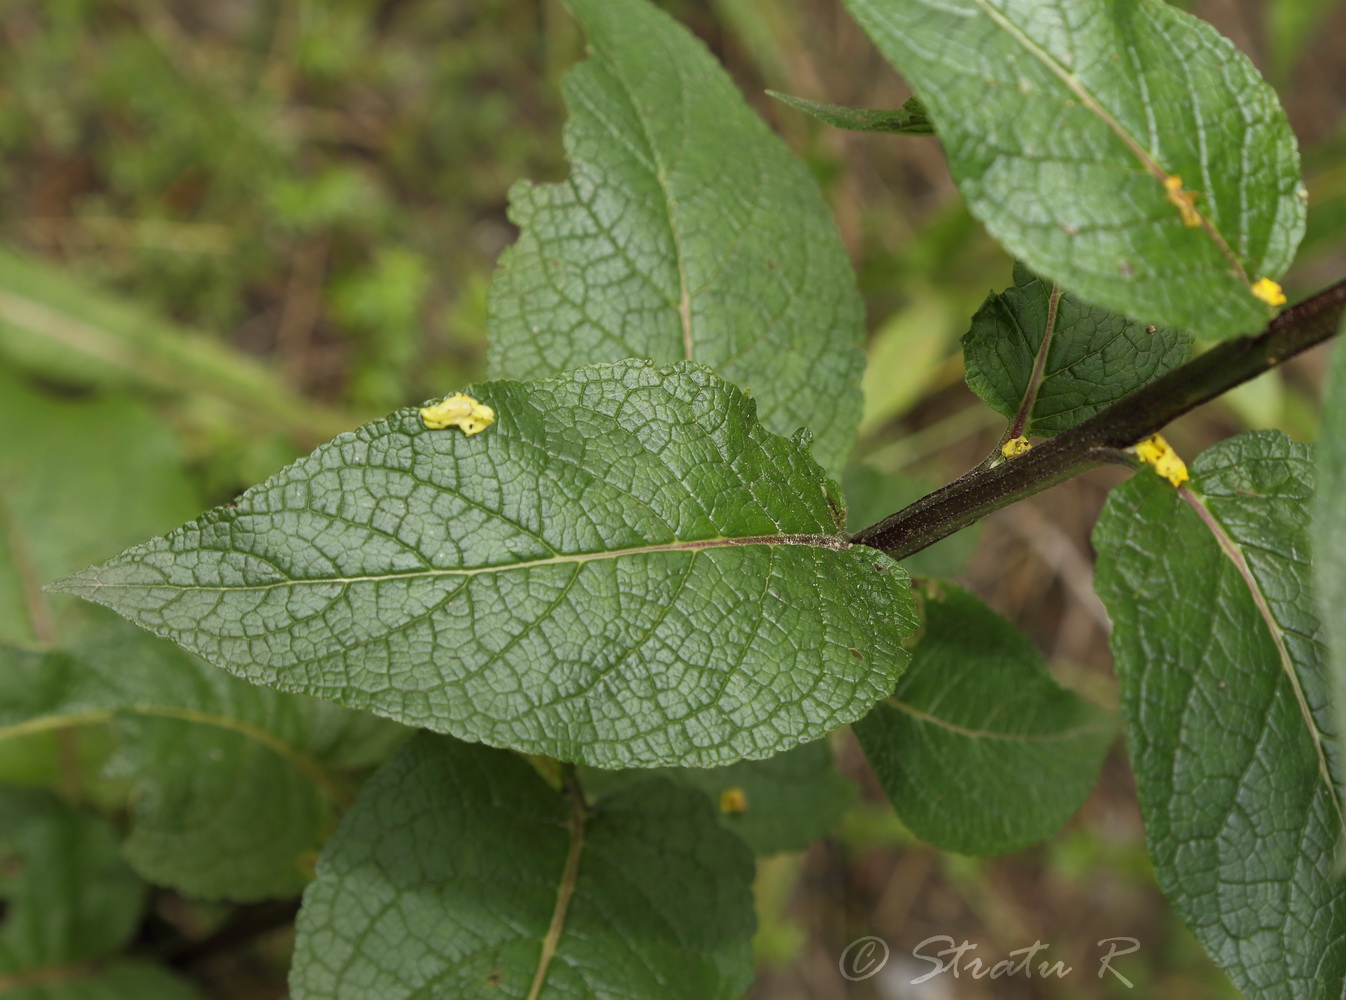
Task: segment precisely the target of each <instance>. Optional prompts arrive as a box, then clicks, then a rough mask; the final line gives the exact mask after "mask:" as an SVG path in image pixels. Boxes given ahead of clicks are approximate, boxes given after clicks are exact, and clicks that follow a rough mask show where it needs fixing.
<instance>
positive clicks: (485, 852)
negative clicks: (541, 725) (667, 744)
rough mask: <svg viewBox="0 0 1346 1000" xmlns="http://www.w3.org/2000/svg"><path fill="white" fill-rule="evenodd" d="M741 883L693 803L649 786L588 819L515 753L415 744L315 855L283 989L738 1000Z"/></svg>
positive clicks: (729, 851) (735, 855)
mask: <svg viewBox="0 0 1346 1000" xmlns="http://www.w3.org/2000/svg"><path fill="white" fill-rule="evenodd" d="M752 877H753V867H752V859H751V856H750V855H749V853H748V851H747V849H746V848H745V847H744V846H743V845H742V844H741V843H740V842H739V841H738V840H737V839H736V838H734V837H733V836H731V835H730V834H728V833H726V832H725V831H723V830H721V829H720V828H719V827H718V825H717V824H716V822H715V818H714V815H713V814H712V811H711V809H710V806H709V805H708V803H707V802H706V800H705V797H704V796H702V795H701V794H700V793H697V792H693V791H691V790H689V789H683V788H678V787H677V786H676V785H673V784H672V783H670V782H668V781H666V780H661V779H654V780H649V781H645V782H642V783H640V784H639V785H636V786H632V787H629V788H627V789H624V790H621V791H619V792H617V793H615V794H613V795H611V796H608V797H605V798H603V799H600V800H599V801H598V802H597V803H594V804H592V805H586V804H584V803H582V802H581V801H580V800H579V797H578V789H571V790H570V793H569V794H561V793H558V792H557V791H556V790H554V789H553V788H551V787H550V786H549V785H547V783H546V782H544V781H543V780H542V778H541V777H539V776H538V774H537V772H536V771H534V770H533V769H532V768H531V767H529V766H528V764H527V763H525V762H524V761H523V760H521V759H519V758H518V757H515V756H514V755H512V754H508V753H504V752H501V751H498V750H491V749H487V748H484V747H479V746H468V745H466V744H462V743H459V742H457V741H456V740H450V739H445V738H443V737H437V736H430V735H421V736H419V737H417V738H416V739H414V740H412V741H411V742H410V743H409V744H407V746H406V747H405V748H404V749H403V750H402V752H401V753H400V754H399V755H398V756H397V757H396V758H395V759H394V760H393V761H392V762H391V763H390V764H389V765H388V766H387V767H385V768H384V769H383V770H382V771H381V772H379V774H378V775H376V776H375V777H374V778H373V779H372V780H371V781H370V782H369V783H368V784H367V785H366V786H365V789H364V791H363V792H362V793H361V795H360V798H359V799H358V800H357V802H356V803H355V805H354V806H353V807H352V808H351V810H350V811H349V812H348V813H347V814H346V816H345V817H344V818H343V820H342V822H341V826H340V828H339V829H338V830H337V832H336V834H335V835H334V836H333V837H332V840H331V842H330V843H329V844H328V846H327V848H326V849H325V850H324V851H323V855H322V858H321V859H320V860H319V862H318V878H317V880H316V881H315V882H314V883H313V885H312V886H311V887H310V888H309V890H308V891H307V892H306V893H305V895H304V907H303V909H302V911H301V912H300V915H299V925H298V927H299V937H298V941H297V942H296V946H295V961H294V967H293V969H292V972H291V979H290V985H291V988H292V989H293V991H294V997H295V1000H307V998H323V1000H326V998H328V997H334V996H338V995H340V996H342V997H346V998H350V1000H360V998H362V997H369V998H371V1000H375V998H376V1000H397V998H399V997H423V996H431V995H434V996H454V997H523V996H525V995H527V996H530V997H532V996H542V997H619V996H621V997H659V998H661V1000H664V998H667V1000H679V998H686V1000H713V998H724V1000H733V998H737V997H739V996H741V995H742V994H743V992H744V991H745V990H746V989H747V988H748V986H749V985H750V983H751V981H752V955H751V948H750V942H751V938H752V933H753V924H754V919H753V914H752V896H751V893H750V891H749V889H750V885H751V882H752ZM375 944H377V945H378V946H377V947H375V946H374V945H375Z"/></svg>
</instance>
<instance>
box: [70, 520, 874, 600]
mask: <svg viewBox="0 0 1346 1000" xmlns="http://www.w3.org/2000/svg"><path fill="white" fill-rule="evenodd" d="M749 545H767V546H773V545H800V546H811V547H814V548H825V549H830V550H832V551H834V552H841V551H844V550H846V549H849V548H851V547H852V546H851V543H850V542H848V541H846V540H845V539H844V538H841V537H840V536H838V535H755V536H751V537H742V538H723V537H720V538H706V539H699V540H696V541H687V542H669V543H666V544H662V545H639V546H635V547H632V548H627V549H612V550H610V551H607V552H578V553H567V554H558V555H555V556H549V557H547V558H545V559H531V560H527V561H524V562H514V563H501V564H498V565H490V566H476V567H471V568H462V569H419V570H408V571H406V572H402V573H379V574H369V575H365V576H324V577H311V578H306V579H291V580H275V581H272V582H270V583H250V584H223V583H221V584H191V585H188V584H170V583H154V584H150V583H143V582H132V581H124V582H123V581H115V580H114V581H104V580H100V579H98V578H97V576H96V574H95V575H94V576H92V577H89V576H85V575H83V574H77V575H75V576H72V577H69V578H68V579H66V580H60V581H57V582H56V583H53V584H49V585H48V588H49V589H52V590H58V591H62V592H69V593H75V594H80V595H84V594H87V593H88V592H89V588H92V593H94V594H96V593H97V592H98V591H100V590H103V589H108V590H144V589H146V588H149V587H153V588H156V589H157V588H161V587H169V588H171V589H174V590H181V591H204V592H209V593H217V592H222V591H224V592H231V591H247V592H249V593H252V592H256V591H265V590H278V589H281V588H285V587H299V586H331V585H332V584H343V585H344V584H351V583H383V582H387V581H390V580H416V579H423V578H435V577H474V576H481V575H485V574H493V573H508V572H513V571H515V570H527V569H536V568H538V567H542V566H561V565H566V564H572V563H581V564H583V563H589V562H601V561H604V560H609V559H622V558H626V557H629V556H641V555H654V554H658V553H661V552H693V553H695V552H701V551H704V550H706V549H717V548H731V547H741V546H749ZM133 565H138V563H134V564H133Z"/></svg>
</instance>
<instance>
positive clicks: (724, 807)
mask: <svg viewBox="0 0 1346 1000" xmlns="http://www.w3.org/2000/svg"><path fill="white" fill-rule="evenodd" d="M747 811H748V796H747V795H745V794H744V792H743V789H741V788H738V787H731V788H726V789H725V790H724V791H722V792H721V793H720V812H722V813H742V812H747Z"/></svg>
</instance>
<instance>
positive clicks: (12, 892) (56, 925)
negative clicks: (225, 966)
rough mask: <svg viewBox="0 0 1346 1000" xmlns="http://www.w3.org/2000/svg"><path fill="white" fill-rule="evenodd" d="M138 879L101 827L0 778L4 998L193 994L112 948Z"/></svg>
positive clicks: (139, 896) (133, 916)
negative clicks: (17, 788) (122, 956)
mask: <svg viewBox="0 0 1346 1000" xmlns="http://www.w3.org/2000/svg"><path fill="white" fill-rule="evenodd" d="M144 901H145V884H144V883H143V882H141V881H140V879H138V878H137V877H136V876H135V873H134V872H132V871H131V869H129V868H128V867H127V866H126V862H124V861H123V860H122V859H121V857H120V852H119V850H118V846H117V838H116V836H115V834H114V833H113V832H112V829H111V827H109V826H108V824H107V823H105V822H104V821H103V820H101V819H99V818H98V817H96V816H90V815H87V814H84V813H80V812H77V811H76V810H74V809H72V808H71V807H69V806H67V805H65V804H64V803H62V802H60V801H58V800H57V799H55V798H53V797H51V796H50V795H47V794H46V793H43V792H36V791H18V790H16V789H12V788H5V787H3V786H0V996H4V997H5V1000H194V998H197V997H198V996H199V994H198V993H197V992H196V991H195V990H194V989H192V988H191V986H189V985H188V984H187V983H186V982H185V981H183V980H181V979H178V978H177V977H176V976H174V975H172V974H170V973H169V972H167V971H166V970H164V969H161V968H159V967H157V966H154V965H151V964H149V963H148V962H141V961H134V960H128V959H122V958H118V957H116V955H117V952H119V951H120V950H121V949H122V948H123V947H125V946H126V945H127V944H128V943H129V942H130V940H131V938H132V936H133V935H134V934H135V931H136V928H137V926H138V925H139V923H140V916H141V911H142V910H143V908H144Z"/></svg>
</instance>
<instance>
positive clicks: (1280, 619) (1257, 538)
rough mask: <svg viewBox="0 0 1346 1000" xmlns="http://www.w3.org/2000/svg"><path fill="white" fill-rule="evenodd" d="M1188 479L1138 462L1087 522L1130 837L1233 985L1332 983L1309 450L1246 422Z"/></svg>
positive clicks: (1330, 840) (1334, 898)
mask: <svg viewBox="0 0 1346 1000" xmlns="http://www.w3.org/2000/svg"><path fill="white" fill-rule="evenodd" d="M1192 475H1193V484H1194V487H1193V489H1192V491H1191V493H1192V497H1193V500H1192V502H1184V499H1183V497H1182V496H1181V495H1180V494H1179V493H1178V492H1177V491H1174V490H1173V489H1172V488H1171V487H1169V486H1168V485H1167V484H1166V483H1163V482H1162V480H1160V479H1159V478H1158V477H1156V476H1152V475H1150V474H1148V473H1146V474H1142V475H1138V476H1136V477H1134V478H1133V479H1131V480H1129V481H1128V482H1126V483H1124V484H1122V486H1120V487H1118V488H1117V489H1116V490H1114V491H1113V495H1112V496H1111V497H1110V498H1109V501H1108V505H1107V507H1105V509H1104V513H1103V516H1102V517H1101V518H1100V519H1099V522H1098V526H1097V528H1096V529H1095V534H1094V544H1095V547H1096V548H1097V549H1098V552H1099V569H1098V574H1097V577H1096V586H1097V587H1098V591H1099V596H1100V597H1102V598H1103V600H1104V603H1105V604H1106V605H1107V607H1108V612H1109V615H1110V617H1111V618H1112V620H1113V622H1114V625H1115V628H1114V631H1113V655H1114V658H1115V660H1116V663H1117V670H1118V675H1119V679H1120V680H1121V683H1122V708H1123V714H1124V717H1125V725H1126V731H1127V741H1128V743H1129V744H1130V747H1131V753H1132V760H1133V767H1134V770H1135V773H1136V781H1137V790H1138V793H1139V798H1140V803H1141V810H1142V813H1143V815H1144V818H1145V826H1146V843H1147V847H1148V848H1149V851H1150V855H1151V857H1152V859H1153V861H1154V864H1155V869H1156V874H1157V876H1158V879H1159V883H1160V887H1161V888H1162V889H1163V890H1164V893H1165V895H1166V896H1168V898H1169V900H1170V902H1171V903H1172V904H1173V906H1174V909H1175V911H1176V912H1177V913H1178V914H1179V916H1181V917H1182V919H1183V920H1184V922H1186V923H1187V924H1188V926H1189V927H1191V928H1192V930H1193V931H1194V932H1195V933H1196V935H1197V937H1198V939H1199V940H1200V941H1201V943H1202V944H1203V946H1204V947H1205V948H1206V950H1207V951H1208V952H1209V953H1210V954H1211V956H1212V957H1213V958H1214V959H1215V960H1216V962H1217V963H1218V964H1219V965H1221V966H1222V967H1223V968H1224V969H1225V971H1226V972H1227V973H1228V974H1229V976H1230V978H1231V979H1232V980H1233V981H1234V983H1235V984H1236V985H1237V986H1239V988H1240V989H1242V990H1243V991H1244V992H1245V993H1248V994H1250V995H1257V994H1259V993H1261V992H1267V991H1270V992H1278V991H1284V990H1286V989H1288V991H1289V992H1288V993H1287V995H1290V996H1295V997H1309V996H1323V995H1333V994H1335V993H1337V992H1340V991H1341V989H1342V988H1343V985H1344V984H1346V958H1343V956H1342V955H1341V954H1340V948H1339V946H1338V945H1339V942H1340V940H1341V937H1342V934H1343V932H1346V888H1344V887H1343V886H1342V883H1341V882H1340V881H1339V880H1338V879H1337V878H1336V877H1335V875H1334V873H1333V871H1332V862H1333V847H1334V845H1335V843H1336V842H1337V840H1338V838H1339V837H1340V832H1341V812H1340V807H1339V805H1338V803H1337V800H1336V798H1335V788H1334V782H1333V780H1332V778H1331V777H1330V776H1325V774H1324V772H1327V773H1328V775H1332V774H1339V773H1340V768H1341V761H1340V749H1339V747H1338V745H1337V741H1336V734H1335V727H1334V724H1333V721H1332V716H1331V710H1330V708H1329V706H1328V703H1327V698H1326V683H1327V679H1326V676H1325V673H1324V660H1323V648H1322V636H1321V628H1320V625H1319V623H1318V621H1317V617H1316V615H1315V614H1314V612H1313V610H1312V608H1311V601H1310V600H1309V599H1308V595H1309V575H1310V566H1309V558H1308V553H1309V547H1308V543H1307V525H1308V503H1309V499H1310V496H1311V492H1312V483H1313V466H1312V462H1311V459H1310V455H1309V452H1308V449H1307V448H1306V447H1305V446H1303V445H1297V444H1294V443H1292V442H1290V441H1289V440H1288V439H1287V438H1285V437H1284V435H1281V434H1279V433H1275V432H1252V433H1248V434H1243V435H1240V436H1239V437H1237V438H1233V439H1231V440H1229V441H1226V442H1223V443H1222V444H1220V445H1216V446H1215V447H1214V448H1211V449H1209V450H1208V451H1206V452H1205V453H1203V454H1202V455H1201V456H1199V457H1198V458H1197V460H1196V461H1195V462H1194V463H1193V464H1192ZM1194 505H1195V506H1199V507H1201V508H1203V513H1201V514H1199V513H1198V512H1197V510H1196V509H1195V506H1194ZM1208 520H1209V521H1212V522H1214V524H1215V526H1216V527H1218V529H1219V531H1220V533H1221V535H1222V536H1223V538H1220V537H1217V536H1216V535H1215V534H1213V533H1212V531H1211V528H1210V526H1209V524H1208V523H1207V521H1208ZM1231 546H1232V548H1231ZM1269 623H1275V625H1276V634H1273V632H1272V628H1271V626H1270V625H1269ZM1287 666H1288V669H1287Z"/></svg>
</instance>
